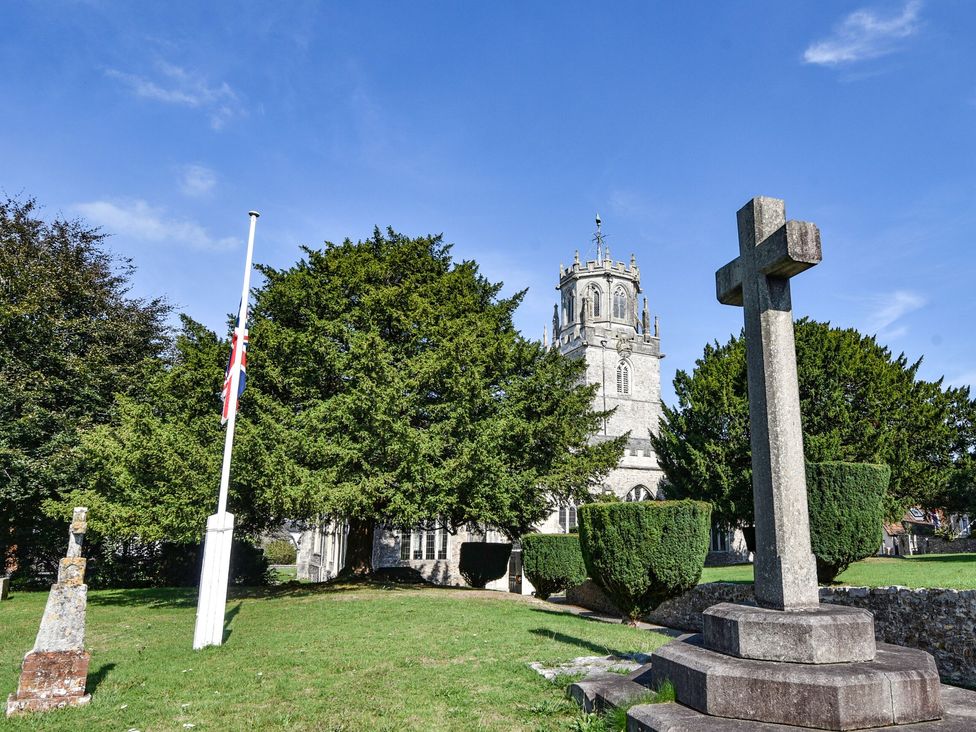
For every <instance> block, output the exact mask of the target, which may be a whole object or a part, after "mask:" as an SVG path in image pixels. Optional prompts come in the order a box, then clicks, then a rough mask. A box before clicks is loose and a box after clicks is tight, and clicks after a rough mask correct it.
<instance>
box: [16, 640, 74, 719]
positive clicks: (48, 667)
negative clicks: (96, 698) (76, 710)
mask: <svg viewBox="0 0 976 732" xmlns="http://www.w3.org/2000/svg"><path fill="white" fill-rule="evenodd" d="M89 658H90V657H89V655H88V654H87V653H86V652H84V651H41V652H38V651H31V652H30V653H28V654H27V655H26V656H25V657H24V665H23V669H22V670H21V674H20V685H19V686H18V687H17V693H15V694H11V695H10V697H9V698H8V699H7V716H8V717H9V716H11V715H13V714H19V713H24V712H39V711H44V710H46V709H56V708H58V707H68V706H82V705H83V704H87V703H88V702H89V701H90V700H91V694H86V693H85V684H86V683H87V679H88V662H89Z"/></svg>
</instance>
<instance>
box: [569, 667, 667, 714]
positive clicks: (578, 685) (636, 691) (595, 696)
mask: <svg viewBox="0 0 976 732" xmlns="http://www.w3.org/2000/svg"><path fill="white" fill-rule="evenodd" d="M650 684H651V665H650V664H649V663H648V664H644V665H643V666H641V667H640V668H638V669H636V670H635V671H633V672H632V673H629V674H627V675H626V676H623V675H621V674H614V673H607V672H605V671H597V672H594V673H592V674H590V675H589V676H587V677H586V678H585V679H582V680H580V681H576V682H574V683H572V684H570V685H569V688H568V689H567V692H568V693H569V695H570V696H571V697H572V698H573V699H575V700H576V702H577V703H578V704H579V705H580V706H581V707H582V708H583V711H584V712H603V711H606V710H607V709H611V708H615V707H620V706H629V705H630V704H633V703H634V702H635V701H636V700H638V699H640V698H641V697H643V696H646V695H647V694H649V693H650V692H651V689H650Z"/></svg>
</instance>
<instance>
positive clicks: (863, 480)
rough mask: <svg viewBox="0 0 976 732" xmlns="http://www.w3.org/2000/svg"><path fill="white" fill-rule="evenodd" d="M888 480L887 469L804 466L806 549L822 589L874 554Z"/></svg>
mask: <svg viewBox="0 0 976 732" xmlns="http://www.w3.org/2000/svg"><path fill="white" fill-rule="evenodd" d="M890 479H891V470H890V469H889V468H888V466H887V465H871V464H869V463H837V462H826V463H807V503H808V505H809V510H810V544H811V546H812V547H813V553H814V555H815V556H816V557H817V579H818V580H819V581H820V583H821V584H828V583H830V582H833V581H834V578H835V577H837V575H839V574H840V573H841V572H843V571H844V570H845V569H847V568H848V567H849V566H850V565H851V564H852V563H854V562H857V561H859V560H861V559H864V558H865V557H870V556H871V555H873V554H876V553H877V552H878V547H879V546H881V522H882V521H883V519H884V502H885V495H886V493H887V491H888V481H889V480H890Z"/></svg>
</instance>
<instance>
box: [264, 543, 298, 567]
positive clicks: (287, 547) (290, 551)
mask: <svg viewBox="0 0 976 732" xmlns="http://www.w3.org/2000/svg"><path fill="white" fill-rule="evenodd" d="M264 556H265V557H267V559H268V562H270V563H271V564H294V563H295V562H296V561H297V560H298V550H297V549H295V544H294V542H291V541H289V540H288V539H274V540H273V541H269V542H268V543H267V544H265V546H264Z"/></svg>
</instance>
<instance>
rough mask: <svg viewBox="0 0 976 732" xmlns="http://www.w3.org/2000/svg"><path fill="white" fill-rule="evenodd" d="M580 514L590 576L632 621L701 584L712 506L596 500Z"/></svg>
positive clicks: (584, 551) (583, 551)
mask: <svg viewBox="0 0 976 732" xmlns="http://www.w3.org/2000/svg"><path fill="white" fill-rule="evenodd" d="M577 516H578V518H579V529H580V532H579V537H580V549H581V550H582V553H583V561H584V562H585V564H586V569H587V571H588V572H589V575H590V578H591V579H592V580H593V581H594V582H596V583H597V584H598V585H600V587H601V588H602V589H603V591H604V592H606V593H607V595H608V596H609V597H610V599H611V600H612V601H613V603H614V604H615V605H616V606H617V608H619V609H620V611H621V612H622V613H624V615H626V616H627V618H629V619H630V621H631V622H635V621H636V620H637V619H638V618H640V617H642V616H643V615H646V614H647V613H649V612H650V611H651V610H653V609H654V608H655V607H657V606H658V605H660V604H661V603H662V602H664V601H665V600H667V599H669V598H671V597H675V596H677V595H680V594H681V593H682V592H685V591H687V590H689V589H691V588H692V587H694V586H695V585H696V584H698V580H699V579H700V577H701V572H702V567H704V566H705V555H706V554H707V553H708V544H709V538H710V529H711V516H712V509H711V506H710V505H709V504H707V503H703V502H701V501H691V500H684V501H640V502H635V503H591V504H587V505H585V506H580V508H579V510H578V513H577Z"/></svg>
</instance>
